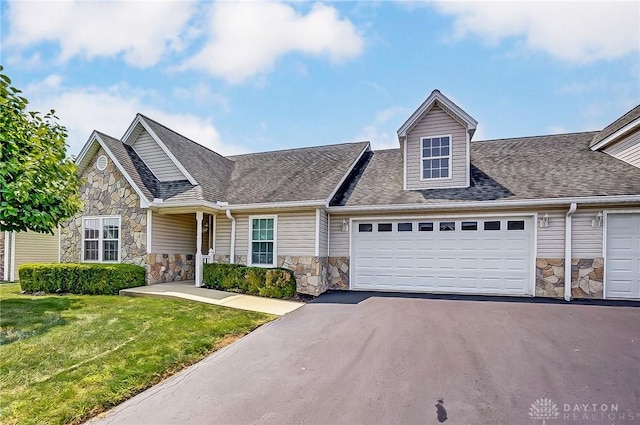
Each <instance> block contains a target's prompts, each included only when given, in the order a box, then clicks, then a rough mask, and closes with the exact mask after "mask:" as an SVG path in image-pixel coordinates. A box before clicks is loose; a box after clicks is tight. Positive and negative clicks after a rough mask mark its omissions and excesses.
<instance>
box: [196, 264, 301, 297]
mask: <svg viewBox="0 0 640 425" xmlns="http://www.w3.org/2000/svg"><path fill="white" fill-rule="evenodd" d="M203 282H204V284H205V287H207V288H212V289H220V290H223V291H231V292H239V293H241V294H250V295H259V296H261V297H269V298H291V297H293V296H294V295H295V293H296V278H295V276H294V274H293V271H292V270H289V269H282V268H273V269H265V268H262V267H246V266H242V265H239V264H217V263H206V264H205V265H204V272H203Z"/></svg>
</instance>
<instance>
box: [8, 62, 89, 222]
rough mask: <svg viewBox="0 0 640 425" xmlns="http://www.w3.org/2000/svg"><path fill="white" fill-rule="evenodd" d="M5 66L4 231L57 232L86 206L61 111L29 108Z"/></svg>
mask: <svg viewBox="0 0 640 425" xmlns="http://www.w3.org/2000/svg"><path fill="white" fill-rule="evenodd" d="M2 71H3V68H2V67H1V66H0V230H9V231H26V230H33V231H36V232H40V233H52V231H53V229H54V228H55V227H57V226H58V224H60V223H61V222H62V221H64V220H65V219H67V218H69V217H71V216H73V215H74V214H75V213H76V212H78V210H79V209H80V208H81V206H82V203H81V202H80V197H79V195H78V188H79V186H80V180H79V178H78V174H77V167H76V165H75V164H74V163H73V160H72V159H71V158H68V157H67V154H66V149H67V145H66V143H65V140H66V138H67V130H66V128H65V127H64V126H62V125H60V124H59V123H58V118H57V117H56V116H55V111H53V110H51V111H50V112H49V113H47V114H45V115H42V114H40V113H39V112H31V111H27V109H26V108H27V104H28V103H29V102H28V101H27V99H26V98H24V97H22V96H21V95H20V94H21V93H22V92H21V91H20V90H18V89H16V88H14V87H12V86H11V80H10V79H9V77H7V76H6V75H4V74H3V73H2Z"/></svg>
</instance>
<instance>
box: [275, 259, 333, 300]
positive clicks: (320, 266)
mask: <svg viewBox="0 0 640 425" xmlns="http://www.w3.org/2000/svg"><path fill="white" fill-rule="evenodd" d="M278 267H282V268H285V269H290V270H293V273H294V274H295V276H296V281H297V283H298V285H297V288H296V290H297V291H298V292H300V293H301V294H308V295H313V296H318V295H320V294H322V293H323V292H326V291H327V289H329V282H328V280H327V257H294V256H284V257H281V256H278Z"/></svg>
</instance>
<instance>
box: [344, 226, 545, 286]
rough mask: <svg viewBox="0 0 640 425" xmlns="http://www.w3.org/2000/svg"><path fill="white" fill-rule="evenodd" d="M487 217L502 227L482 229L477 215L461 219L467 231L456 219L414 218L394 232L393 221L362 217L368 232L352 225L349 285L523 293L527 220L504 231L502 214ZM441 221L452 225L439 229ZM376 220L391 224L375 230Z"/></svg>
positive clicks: (527, 273)
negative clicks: (422, 226) (423, 225)
mask: <svg viewBox="0 0 640 425" xmlns="http://www.w3.org/2000/svg"><path fill="white" fill-rule="evenodd" d="M515 219H516V220H519V221H522V218H515ZM483 220H484V219H483ZM491 220H494V221H501V223H502V225H501V226H500V228H501V229H502V230H495V231H483V230H482V229H483V226H482V220H475V219H474V221H475V222H476V223H477V225H476V226H474V225H473V223H471V224H470V223H467V224H466V227H467V229H469V227H470V230H462V220H460V219H455V220H453V219H449V220H435V219H433V220H432V219H424V220H415V221H413V226H412V228H413V231H411V232H409V231H407V232H398V231H397V229H398V227H397V220H396V221H393V220H387V221H375V220H374V221H371V222H368V223H371V224H372V226H373V232H367V233H360V232H358V231H357V226H353V227H354V231H353V233H352V238H353V239H352V250H353V252H352V261H353V267H352V269H353V275H352V277H353V284H352V288H353V289H365V290H368V289H371V290H376V289H379V290H391V289H390V287H391V288H393V289H395V290H408V291H426V292H451V293H508V294H526V293H528V292H529V291H530V290H529V289H528V288H529V283H530V279H531V273H530V271H531V268H530V267H531V264H532V263H533V261H532V257H531V249H532V248H531V247H532V243H531V238H532V236H533V235H532V233H531V230H530V229H531V227H532V225H531V223H529V222H528V221H525V222H526V226H525V230H516V231H507V230H506V229H507V226H506V220H505V219H496V218H492V219H491ZM527 220H529V219H527ZM443 221H446V222H454V223H455V230H449V231H442V230H440V228H441V226H440V223H441V222H443ZM465 221H466V220H465ZM379 222H384V223H393V224H392V229H393V231H391V232H377V228H378V226H377V224H378V223H379ZM402 222H407V221H406V220H403V221H402ZM419 222H428V223H433V229H434V230H433V231H423V232H419V231H418V229H419V226H418V223H419ZM442 228H445V226H442ZM361 236H364V238H363V237H361ZM376 236H377V238H376ZM362 256H364V258H363V257H362ZM363 267H364V268H363ZM376 270H377V271H378V274H379V276H377V277H376ZM363 273H364V275H365V276H366V277H365V278H363V276H362V274H363ZM371 275H373V276H371ZM381 276H382V277H381ZM382 279H384V282H383V281H382Z"/></svg>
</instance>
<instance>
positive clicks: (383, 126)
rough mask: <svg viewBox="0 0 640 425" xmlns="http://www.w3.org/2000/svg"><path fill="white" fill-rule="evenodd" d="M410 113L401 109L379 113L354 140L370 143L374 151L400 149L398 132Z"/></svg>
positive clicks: (394, 108) (388, 109)
mask: <svg viewBox="0 0 640 425" xmlns="http://www.w3.org/2000/svg"><path fill="white" fill-rule="evenodd" d="M410 113H411V111H410V110H408V109H407V108H401V107H391V108H387V109H383V110H381V111H378V112H376V114H375V116H374V118H373V121H372V122H371V123H370V124H367V125H366V126H364V127H363V128H362V129H361V130H360V132H359V133H358V135H357V136H356V137H355V138H354V140H358V141H369V142H371V148H372V149H374V150H381V149H396V148H399V147H400V145H399V144H398V135H397V133H396V131H397V129H398V128H400V126H401V125H402V123H403V122H404V120H405V119H406V118H408V117H409V114H410Z"/></svg>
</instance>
